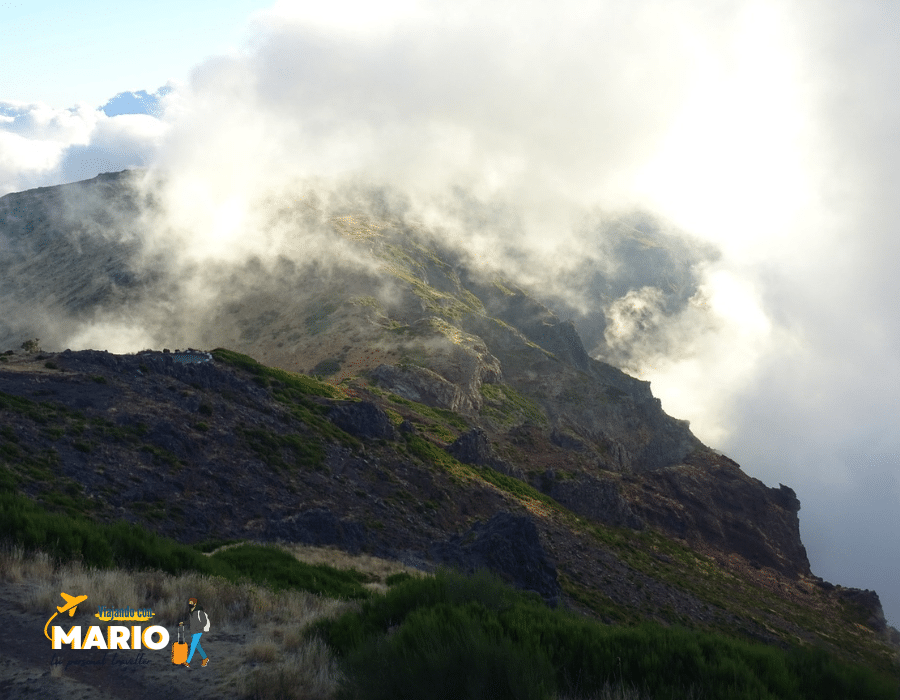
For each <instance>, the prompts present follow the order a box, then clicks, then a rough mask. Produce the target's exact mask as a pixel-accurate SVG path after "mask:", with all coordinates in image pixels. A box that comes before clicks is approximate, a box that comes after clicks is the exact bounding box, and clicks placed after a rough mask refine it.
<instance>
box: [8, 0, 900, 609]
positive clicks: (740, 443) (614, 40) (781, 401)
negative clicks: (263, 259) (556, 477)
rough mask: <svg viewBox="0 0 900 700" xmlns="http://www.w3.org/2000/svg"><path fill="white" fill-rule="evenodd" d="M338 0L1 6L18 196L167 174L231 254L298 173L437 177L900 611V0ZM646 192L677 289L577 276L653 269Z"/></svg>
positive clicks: (412, 191)
mask: <svg viewBox="0 0 900 700" xmlns="http://www.w3.org/2000/svg"><path fill="white" fill-rule="evenodd" d="M324 5H325V3H318V2H316V3H313V2H284V1H280V2H275V3H274V4H272V3H271V2H252V1H249V0H246V1H242V2H237V1H232V2H228V1H223V0H219V1H218V2H216V3H211V2H190V3H185V2H180V3H175V2H168V1H164V2H157V3H155V4H153V5H152V9H149V8H150V7H151V6H150V5H147V4H145V3H136V2H130V1H128V0H119V2H116V3H112V2H99V1H97V0H94V1H87V2H82V3H78V5H77V7H78V10H77V11H75V10H73V8H74V7H76V6H75V5H74V4H72V3H64V2H49V1H44V0H30V1H29V2H3V1H2V0H0V37H2V40H0V65H3V66H4V70H3V71H2V72H0V194H4V193H7V192H13V191H19V190H23V189H27V188H31V187H37V186H43V185H50V184H59V183H62V182H72V181H76V180H80V179H86V178H89V177H93V176H94V175H96V174H97V173H99V172H104V171H111V170H121V169H122V168H125V167H134V166H143V167H148V168H151V169H153V168H158V169H162V170H165V171H166V172H170V173H176V176H175V177H174V178H173V179H172V181H171V185H170V187H169V190H168V191H167V192H166V198H167V200H166V201H167V202H168V206H169V211H170V213H171V216H172V220H173V222H175V224H176V225H178V226H181V227H183V228H190V230H191V231H193V232H194V236H195V240H194V242H195V245H194V246H190V249H191V250H192V251H193V254H195V255H201V256H202V255H208V256H220V257H221V256H226V255H231V256H234V255H245V254H249V252H250V249H249V248H248V247H247V244H246V243H242V241H243V242H245V241H246V240H247V237H246V236H245V235H244V233H245V232H246V229H247V227H250V226H252V225H253V222H254V221H256V220H257V219H255V218H254V215H253V207H254V206H255V205H254V204H253V203H254V202H259V201H260V200H261V199H264V198H265V197H266V196H267V193H271V192H277V193H280V194H279V195H278V196H284V192H285V191H287V190H288V189H289V188H290V187H291V185H292V183H296V182H298V181H301V180H303V181H309V180H310V179H315V180H316V181H317V182H319V183H320V184H321V183H325V186H327V184H328V183H332V184H333V183H337V182H344V181H348V180H353V179H354V178H355V179H357V180H358V179H360V178H363V179H366V180H367V181H371V182H376V183H382V184H388V185H390V186H392V187H395V188H397V189H398V190H401V191H403V192H406V193H409V197H410V201H411V202H412V203H413V204H414V208H415V209H416V211H417V213H418V214H419V215H420V216H421V217H422V219H423V220H425V221H428V222H431V223H433V224H435V225H439V226H442V227H444V228H445V229H446V231H447V236H448V240H452V241H454V242H455V243H456V244H457V245H459V246H460V247H463V248H465V250H467V251H468V252H469V254H470V255H471V257H472V259H473V260H475V261H483V264H485V265H487V266H490V265H498V266H501V267H505V269H507V270H509V269H510V268H514V270H515V272H516V273H517V274H519V275H520V276H521V277H522V278H524V279H528V280H530V281H532V282H533V283H534V284H535V285H537V286H539V287H540V288H542V289H546V290H547V291H548V292H549V293H551V294H552V295H554V296H555V297H556V298H557V299H559V300H561V302H564V303H565V304H566V305H567V308H569V309H574V310H575V313H578V314H581V315H580V317H579V318H580V321H581V322H582V324H584V332H583V335H584V336H585V337H588V336H590V335H591V329H590V328H588V327H587V324H588V323H589V321H590V319H591V318H594V317H595V316H596V315H597V313H598V310H599V311H602V313H603V315H604V316H605V317H606V318H608V319H611V322H610V323H609V324H608V325H607V326H606V327H605V328H601V329H600V330H598V331H597V333H596V334H595V335H597V337H598V338H600V339H601V340H602V341H603V342H602V346H603V347H605V348H606V352H607V354H608V358H607V359H616V360H618V363H619V364H620V365H621V366H623V367H625V368H626V369H627V370H628V371H629V372H631V373H632V374H635V375H636V376H639V377H641V378H642V379H647V380H649V381H651V383H652V389H653V392H654V394H655V395H656V396H657V397H659V398H660V399H661V400H662V405H663V408H664V409H665V410H666V412H667V413H669V414H670V415H673V416H675V417H677V418H683V419H688V420H690V421H691V427H692V430H693V431H694V433H695V434H696V435H697V436H698V437H699V438H700V439H701V440H703V441H704V442H705V443H707V444H708V445H710V446H712V447H714V448H716V449H718V450H721V451H722V452H724V453H725V454H727V455H729V456H730V457H732V458H733V459H735V460H736V461H737V462H738V463H739V464H740V465H741V467H742V468H743V470H744V471H745V472H746V473H748V474H750V475H751V476H754V477H756V478H759V479H761V480H762V481H763V482H765V483H766V484H767V485H769V486H775V487H777V485H778V484H779V483H783V484H786V485H788V486H791V487H792V488H793V489H794V490H795V491H796V492H797V495H798V497H799V499H800V501H801V504H802V510H801V511H800V514H799V515H800V523H801V534H802V539H803V542H804V544H805V545H806V547H807V550H808V553H809V558H810V562H811V565H812V569H813V572H814V573H816V574H817V575H820V576H822V577H823V578H825V579H827V580H830V581H832V582H835V583H840V584H842V585H845V586H854V587H858V588H868V589H874V590H876V591H878V593H879V595H880V596H881V600H882V603H883V605H884V608H885V613H886V616H887V618H888V621H889V623H891V624H893V625H894V626H897V627H900V581H898V580H897V576H896V575H895V567H896V562H897V559H898V557H897V555H898V554H900V526H898V520H897V518H896V513H897V507H898V505H900V484H898V473H900V430H898V428H897V426H896V421H897V418H898V416H900V410H898V409H900V401H898V398H897V396H898V392H897V387H898V386H900V362H898V355H900V314H897V313H896V311H895V309H896V304H897V299H898V296H900V295H898V292H900V281H898V280H900V275H897V274H895V269H896V267H897V264H896V260H897V259H898V253H900V197H898V196H897V194H896V193H897V191H898V186H900V139H898V138H897V137H896V136H897V132H898V128H900V71H898V70H897V69H896V65H897V41H896V31H897V27H900V4H897V3H888V2H872V3H859V2H856V3H853V2H849V0H823V1H821V2H816V3H808V2H799V1H796V2H795V1H791V0H781V1H779V2H768V1H766V0H743V1H741V0H738V1H736V2H718V1H716V0H704V1H701V0H685V1H684V2H680V3H671V2H667V1H664V0H635V1H634V2H630V3H617V2H612V1H606V0H603V1H601V0H591V1H590V2H580V1H578V0H561V1H559V2H554V3H536V2H530V3H529V2H515V3H513V2H504V1H501V0H493V1H489V2H484V1H482V2H478V3H475V2H457V3H434V2H416V1H414V0H407V1H406V2H402V1H396V2H385V3H378V4H374V3H353V2H346V1H341V2H332V3H327V7H324ZM461 190H462V191H465V192H466V193H468V194H467V195H466V196H467V197H469V198H470V199H472V200H473V201H477V202H481V203H482V204H483V207H482V210H481V211H482V213H483V212H486V211H490V212H493V214H492V215H491V216H486V215H485V216H479V217H473V216H472V215H471V211H472V209H471V208H468V209H466V210H465V212H464V214H465V215H462V214H460V213H459V211H460V210H459V207H458V206H457V205H458V199H459V198H458V197H457V198H456V199H455V200H454V198H453V196H451V195H450V194H449V193H452V192H457V193H458V192H459V191H461ZM454 202H456V204H454ZM498 212H499V214H498ZM633 212H643V213H644V216H645V218H646V217H651V218H655V220H657V221H659V222H662V223H661V224H660V225H661V226H662V227H663V228H664V229H665V231H666V232H667V233H666V236H668V239H667V240H670V241H671V242H673V243H672V245H673V246H675V247H676V248H678V250H683V251H689V252H685V253H684V254H683V255H681V254H679V255H681V257H678V256H676V257H677V260H679V261H680V262H678V263H677V264H678V265H679V266H680V267H679V269H677V270H674V271H673V274H675V273H678V274H682V273H684V274H686V275H687V276H686V277H685V279H689V280H690V281H691V285H689V289H688V293H686V294H685V295H684V298H683V299H681V301H680V302H679V303H678V304H676V305H674V306H673V305H671V304H669V305H667V302H666V299H667V297H666V294H667V292H666V291H665V290H663V289H661V288H659V287H657V286H654V285H653V284H651V283H650V282H649V281H648V282H646V283H642V285H643V286H638V285H632V286H631V287H630V288H629V289H628V291H627V293H625V292H624V291H623V293H622V294H621V295H620V296H618V297H616V298H615V299H610V298H601V297H600V296H598V295H596V294H594V293H593V292H592V290H591V288H590V286H589V285H588V286H585V285H580V286H579V285H578V284H574V283H571V280H573V279H575V278H576V277H577V275H576V274H575V273H577V272H578V271H579V270H582V267H579V266H581V265H583V263H584V261H591V262H592V264H594V265H596V266H601V267H602V266H603V265H606V266H607V268H608V269H607V271H608V272H609V273H610V274H611V275H616V274H618V275H620V277H621V276H622V275H627V274H630V275H631V276H632V278H634V279H637V277H636V276H635V275H637V272H636V271H634V270H632V271H631V272H628V271H623V270H621V269H619V270H618V271H617V270H614V269H612V268H613V267H615V266H616V265H618V266H619V267H620V268H621V267H622V265H624V264H625V263H627V261H628V260H629V258H628V257H627V256H619V257H616V256H613V255H607V254H608V253H610V251H613V250H619V249H618V248H615V246H613V245H612V244H610V243H609V240H608V238H604V235H606V234H604V233H603V232H608V231H609V230H611V229H616V227H617V226H618V227H619V228H621V227H622V226H631V224H622V222H623V221H624V222H628V221H631V222H634V221H635V220H636V219H634V217H633V216H632V214H633ZM629 216H631V217H632V218H629ZM476 219H477V221H476ZM473 221H476V223H473ZM597 222H600V223H597ZM632 228H634V227H633V226H632ZM690 251H692V252H690ZM676 257H671V258H667V259H669V260H670V262H671V261H672V260H675V259H676ZM672 264H673V265H675V263H672ZM591 314H594V316H592V315H591ZM595 330H596V328H595ZM598 342H599V341H598ZM599 347H600V345H598V348H599ZM110 349H113V348H110Z"/></svg>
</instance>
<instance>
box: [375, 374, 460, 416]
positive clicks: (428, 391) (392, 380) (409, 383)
mask: <svg viewBox="0 0 900 700" xmlns="http://www.w3.org/2000/svg"><path fill="white" fill-rule="evenodd" d="M371 377H372V379H373V380H375V381H376V382H377V383H378V385H379V386H380V387H382V388H383V389H386V390H387V391H390V392H391V393H394V394H397V396H402V397H403V398H404V399H409V400H410V401H418V402H419V403H424V404H427V405H430V406H440V407H441V408H449V409H450V410H451V411H459V410H461V409H462V408H463V406H465V405H466V404H467V403H469V402H467V401H466V398H465V397H464V396H463V393H462V391H461V390H460V388H459V387H458V386H456V384H453V383H452V382H449V381H447V380H446V379H444V378H443V377H442V376H441V375H439V374H438V373H437V372H432V371H431V370H430V369H426V368H424V367H417V366H414V365H413V366H409V365H408V366H405V367H396V366H394V365H378V367H376V368H375V369H374V370H372V372H371Z"/></svg>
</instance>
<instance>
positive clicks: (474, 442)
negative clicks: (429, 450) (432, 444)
mask: <svg viewBox="0 0 900 700" xmlns="http://www.w3.org/2000/svg"><path fill="white" fill-rule="evenodd" d="M447 452H448V453H449V454H450V455H451V456H452V457H455V458H456V459H458V460H459V461H460V462H465V463H466V464H477V465H479V466H485V467H490V468H491V469H494V470H496V471H498V472H501V473H503V474H506V475H507V476H512V477H515V478H516V479H522V480H523V481H524V480H525V474H524V472H523V471H522V470H521V469H519V468H518V467H516V466H514V465H512V464H510V463H509V462H506V461H504V460H502V459H500V458H499V457H497V456H496V455H495V454H494V450H493V448H492V447H491V443H490V442H489V441H488V437H487V434H486V433H485V432H484V431H483V430H482V429H481V428H473V429H472V430H469V431H468V432H465V433H463V434H462V435H460V436H459V437H458V438H457V439H456V440H454V441H453V443H452V444H451V445H449V446H448V447H447Z"/></svg>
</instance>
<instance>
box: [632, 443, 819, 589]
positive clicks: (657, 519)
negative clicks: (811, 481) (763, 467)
mask: <svg viewBox="0 0 900 700" xmlns="http://www.w3.org/2000/svg"><path fill="white" fill-rule="evenodd" d="M644 477H645V480H644V483H643V485H642V486H641V488H640V492H638V491H636V490H631V492H630V494H628V495H627V496H626V497H627V498H628V500H629V502H630V505H631V508H632V510H633V511H634V512H635V513H636V514H637V515H638V517H640V518H641V519H642V520H643V521H644V522H646V523H647V524H648V525H652V526H656V527H659V528H660V529H662V530H663V531H664V532H666V533H668V534H669V535H671V536H674V537H678V538H680V539H682V540H685V541H687V542H689V543H690V542H703V543H705V544H707V545H709V546H711V547H713V548H715V549H717V550H719V551H721V552H734V553H736V554H739V555H740V556H741V557H743V558H744V559H746V560H747V561H748V562H750V563H751V565H754V566H767V567H770V568H772V569H776V570H777V571H780V572H782V573H783V574H785V575H787V576H792V577H796V576H799V575H803V576H810V575H811V572H810V568H809V559H808V558H807V555H806V548H805V547H804V546H803V543H802V542H801V541H800V521H799V518H798V516H797V513H798V511H799V510H800V502H799V501H798V500H797V497H796V494H794V492H793V490H791V489H790V488H788V487H786V486H781V487H780V488H777V489H774V488H769V487H767V486H766V485H765V484H763V483H762V482H761V481H759V479H754V478H752V477H750V476H748V475H747V474H745V473H744V472H742V471H741V469H740V467H739V466H738V465H737V463H736V462H734V461H732V460H730V459H728V458H727V457H724V456H722V455H718V454H715V453H713V452H712V451H709V450H706V451H698V452H695V453H693V454H692V455H691V456H690V457H689V458H688V459H686V460H685V462H684V463H683V464H679V465H676V466H672V467H666V468H664V469H658V470H655V471H652V472H647V473H646V474H645V475H644ZM626 483H627V481H626Z"/></svg>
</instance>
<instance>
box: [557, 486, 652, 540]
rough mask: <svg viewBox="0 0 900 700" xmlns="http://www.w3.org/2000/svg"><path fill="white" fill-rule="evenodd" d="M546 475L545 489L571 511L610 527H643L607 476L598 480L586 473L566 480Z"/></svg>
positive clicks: (635, 528) (636, 528)
mask: <svg viewBox="0 0 900 700" xmlns="http://www.w3.org/2000/svg"><path fill="white" fill-rule="evenodd" d="M548 476H549V477H550V478H548V479H546V480H545V482H544V484H545V486H546V488H545V489H544V490H545V492H546V493H547V495H548V496H550V497H551V498H553V499H555V500H556V501H558V502H559V503H561V504H562V505H564V506H565V507H566V508H568V509H569V510H571V511H572V512H574V513H578V514H579V515H583V516H584V517H586V518H590V519H591V520H594V521H596V522H598V523H604V524H606V525H612V526H614V527H630V528H631V529H633V530H643V529H644V522H643V521H642V520H641V519H640V518H639V517H638V516H636V515H635V514H634V511H632V510H631V507H630V506H629V505H628V501H626V500H625V499H624V498H623V497H622V494H621V493H619V487H618V485H617V484H616V482H614V481H612V480H611V479H599V478H597V477H594V476H591V475H589V474H581V475H579V476H578V477H576V478H574V479H566V480H560V479H557V478H555V475H552V474H551V475H548Z"/></svg>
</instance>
